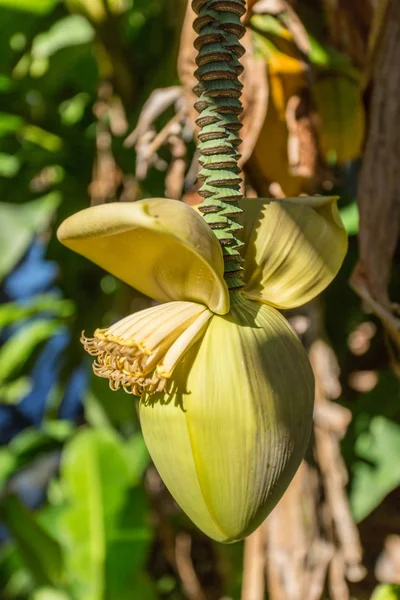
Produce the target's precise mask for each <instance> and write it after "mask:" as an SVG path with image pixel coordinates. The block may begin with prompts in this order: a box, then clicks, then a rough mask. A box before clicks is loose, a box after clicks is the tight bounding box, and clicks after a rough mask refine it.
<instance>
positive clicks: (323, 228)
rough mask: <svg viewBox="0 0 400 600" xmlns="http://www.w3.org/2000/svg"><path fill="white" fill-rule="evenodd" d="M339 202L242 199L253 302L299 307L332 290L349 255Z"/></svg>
mask: <svg viewBox="0 0 400 600" xmlns="http://www.w3.org/2000/svg"><path fill="white" fill-rule="evenodd" d="M336 200H337V198H336V197H322V196H313V197H299V198H284V199H283V200H272V199H271V200H263V199H258V200H256V199H254V200H253V199H244V200H242V203H241V206H242V208H243V209H244V211H245V214H244V232H243V240H244V242H245V254H244V257H245V273H244V281H245V289H244V293H245V295H246V296H247V297H249V298H252V299H254V300H259V301H260V302H266V303H268V304H271V305H272V306H276V307H279V308H283V309H287V308H294V307H296V306H301V305H302V304H305V303H306V302H308V301H309V300H311V299H312V298H314V297H315V296H317V295H318V294H319V293H320V292H322V290H324V289H325V288H326V287H327V286H328V285H329V283H330V282H331V281H332V279H333V278H334V277H335V275H336V274H337V272H338V271H339V269H340V267H341V265H342V262H343V259H344V257H345V255H346V251H347V234H346V231H345V229H344V226H343V223H342V221H341V219H340V215H339V211H338V209H337V206H336Z"/></svg>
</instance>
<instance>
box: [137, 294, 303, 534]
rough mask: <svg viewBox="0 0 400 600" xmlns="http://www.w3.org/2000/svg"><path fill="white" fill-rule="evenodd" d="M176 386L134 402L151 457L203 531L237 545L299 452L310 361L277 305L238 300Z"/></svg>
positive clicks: (273, 498)
mask: <svg viewBox="0 0 400 600" xmlns="http://www.w3.org/2000/svg"><path fill="white" fill-rule="evenodd" d="M173 381H174V386H175V388H174V391H173V393H171V394H154V395H152V396H148V397H143V398H142V400H141V402H140V419H141V424H142V429H143V434H144V437H145V440H146V443H147V446H148V448H149V451H150V454H151V456H152V458H153V461H154V463H155V465H156V467H157V469H158V470H159V473H160V475H161V477H162V479H163V480H164V482H165V484H166V486H167V487H168V489H169V490H170V492H171V493H172V495H173V496H174V498H175V500H176V501H177V502H178V503H179V504H180V506H181V507H182V509H183V510H184V511H185V512H186V513H187V514H188V516H189V517H190V518H191V519H192V520H193V521H194V523H195V524H196V525H197V526H198V527H199V528H200V529H201V530H202V531H204V532H205V533H206V534H207V535H209V536H210V537H212V538H213V539H215V540H218V541H222V542H229V541H235V540H237V539H240V538H242V537H244V536H246V535H248V534H249V533H251V531H253V530H254V529H255V528H256V527H257V526H258V524H259V523H260V522H261V521H262V520H263V519H264V518H265V517H266V515H267V514H268V513H269V512H270V511H271V510H272V509H273V507H274V506H275V504H276V503H277V502H278V500H279V499H280V497H281V496H282V494H283V492H284V491H285V489H286V487H287V486H288V484H289V482H290V480H291V478H292V477H293V475H294V473H295V471H296V469H297V468H298V466H299V464H300V461H301V459H302V457H303V454H304V452H305V450H306V447H307V444H308V439H309V435H310V431H311V425H312V410H313V400H314V381H313V375H312V372H311V368H310V365H309V362H308V359H307V355H306V353H305V351H304V349H303V347H302V346H301V344H300V342H299V340H298V339H297V337H296V336H295V334H294V333H293V331H292V330H291V328H290V326H289V324H288V323H287V321H286V320H285V319H284V318H283V317H282V316H281V315H280V314H279V313H278V312H277V311H276V310H275V309H274V308H272V307H270V306H266V305H262V304H259V303H257V302H252V301H251V300H246V299H244V298H243V297H242V296H241V295H240V294H238V295H235V296H234V297H233V300H232V307H231V311H230V312H229V314H228V315H226V316H222V317H220V316H216V315H214V316H213V317H212V318H211V319H210V321H209V324H208V328H207V330H206V332H205V333H204V335H203V337H202V338H201V340H199V341H198V342H197V343H196V344H195V345H194V346H193V347H192V348H191V349H190V350H189V351H188V352H187V354H186V355H185V357H184V358H183V360H182V361H181V362H180V363H179V364H178V366H177V367H176V369H175V372H174V376H173Z"/></svg>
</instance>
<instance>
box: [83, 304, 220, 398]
mask: <svg viewBox="0 0 400 600" xmlns="http://www.w3.org/2000/svg"><path fill="white" fill-rule="evenodd" d="M212 314H213V313H212V312H211V311H209V310H208V309H207V308H206V307H205V306H203V305H201V304H195V303H193V302H169V303H167V304H164V305H161V306H155V307H152V308H149V309H146V310H143V311H140V312H138V313H135V314H133V315H130V316H128V317H126V318H125V319H122V320H121V321H118V322H117V323H115V324H114V325H112V326H111V327H109V328H108V329H96V331H95V333H94V337H93V338H87V337H85V335H84V333H82V337H81V342H82V344H83V346H84V348H85V350H86V351H87V352H88V353H89V354H91V355H92V356H96V357H97V358H96V361H95V363H94V365H93V370H94V372H95V374H96V375H98V376H99V377H105V378H106V379H108V380H109V384H110V388H111V389H112V390H118V389H119V388H120V387H122V388H123V389H124V390H125V391H126V392H128V393H129V394H134V395H135V396H142V395H143V394H154V393H155V392H162V391H164V390H166V389H167V386H168V383H169V382H170V378H171V376H172V373H173V371H174V368H175V365H176V364H177V362H178V361H179V359H180V358H181V357H182V355H183V354H184V353H185V352H186V350H188V348H190V346H191V345H192V344H193V343H194V342H195V341H196V340H197V339H198V338H199V336H200V335H201V334H202V333H203V332H204V329H205V327H206V325H207V322H208V320H209V319H210V318H211V316H212Z"/></svg>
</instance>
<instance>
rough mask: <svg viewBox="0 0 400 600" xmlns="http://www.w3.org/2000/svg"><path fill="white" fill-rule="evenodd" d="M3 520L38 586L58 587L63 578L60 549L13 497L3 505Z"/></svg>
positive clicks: (7, 499) (8, 498) (33, 517)
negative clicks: (55, 585) (50, 585)
mask: <svg viewBox="0 0 400 600" xmlns="http://www.w3.org/2000/svg"><path fill="white" fill-rule="evenodd" d="M2 519H3V521H4V523H5V524H6V525H7V527H8V529H9V530H10V532H11V534H12V536H13V538H14V539H15V542H16V544H17V547H18V549H19V551H20V553H21V556H22V558H23V560H24V562H25V563H26V566H27V567H28V569H29V570H30V572H31V574H32V577H33V578H34V579H35V581H36V582H37V583H38V584H40V585H46V584H53V585H54V584H58V583H59V582H60V580H61V577H62V572H63V563H62V555H61V549H60V546H59V544H58V542H56V540H54V539H53V538H52V537H51V536H50V535H49V534H48V533H46V531H45V530H44V529H43V528H42V527H41V526H40V524H39V523H38V521H37V519H36V518H35V516H34V514H33V513H32V512H30V511H29V510H28V509H27V508H25V506H24V505H23V504H22V503H21V502H20V500H19V499H18V498H17V497H16V496H8V497H7V498H6V499H5V500H4V501H3V503H2Z"/></svg>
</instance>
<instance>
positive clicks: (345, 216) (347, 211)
mask: <svg viewBox="0 0 400 600" xmlns="http://www.w3.org/2000/svg"><path fill="white" fill-rule="evenodd" d="M340 216H341V218H342V221H343V225H344V226H345V229H346V231H347V233H348V234H349V235H357V233H358V229H359V222H360V215H359V212H358V205H357V202H352V203H351V204H349V205H348V206H345V207H344V208H342V209H341V211H340Z"/></svg>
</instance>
